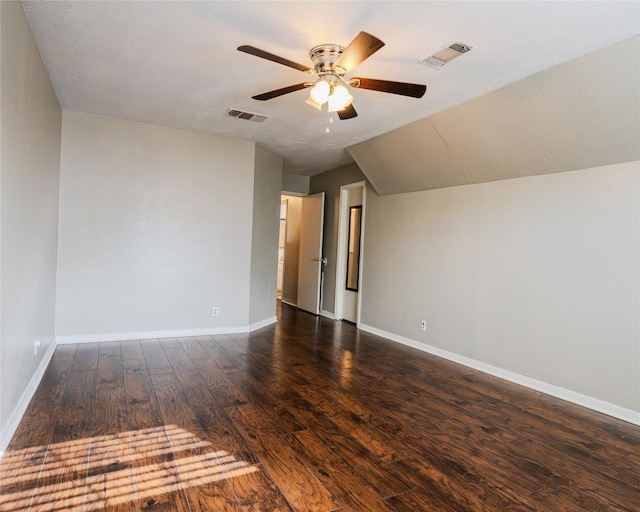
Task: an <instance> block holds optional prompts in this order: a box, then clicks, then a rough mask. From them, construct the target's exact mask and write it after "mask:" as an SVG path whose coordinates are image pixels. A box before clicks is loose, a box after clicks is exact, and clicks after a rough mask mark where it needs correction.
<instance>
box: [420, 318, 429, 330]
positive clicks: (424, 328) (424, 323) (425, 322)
mask: <svg viewBox="0 0 640 512" xmlns="http://www.w3.org/2000/svg"><path fill="white" fill-rule="evenodd" d="M420 330H421V331H425V332H426V330H427V321H426V320H423V321H422V322H421V323H420Z"/></svg>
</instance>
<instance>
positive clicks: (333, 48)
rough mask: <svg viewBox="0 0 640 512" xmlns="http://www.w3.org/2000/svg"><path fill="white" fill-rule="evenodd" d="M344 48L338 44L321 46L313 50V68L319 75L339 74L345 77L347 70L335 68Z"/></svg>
mask: <svg viewBox="0 0 640 512" xmlns="http://www.w3.org/2000/svg"><path fill="white" fill-rule="evenodd" d="M343 51H344V46H340V45H338V44H321V45H318V46H314V47H313V48H311V51H310V52H309V56H310V57H311V61H312V62H313V66H314V68H315V70H316V72H317V73H318V75H324V74H337V75H340V76H342V75H344V74H345V70H344V69H342V68H340V67H337V68H336V67H335V63H336V61H337V60H338V58H339V57H340V55H342V52H343Z"/></svg>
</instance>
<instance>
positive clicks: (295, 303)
mask: <svg viewBox="0 0 640 512" xmlns="http://www.w3.org/2000/svg"><path fill="white" fill-rule="evenodd" d="M280 302H282V303H283V304H287V305H288V306H293V307H294V308H297V307H298V303H297V302H293V301H292V300H287V299H280Z"/></svg>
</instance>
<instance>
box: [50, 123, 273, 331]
mask: <svg viewBox="0 0 640 512" xmlns="http://www.w3.org/2000/svg"><path fill="white" fill-rule="evenodd" d="M255 158H256V154H255V144H254V143H253V142H249V141H242V140H239V139H228V138H223V137H216V136H211V135H205V134H197V133H193V132H186V131H181V130H175V129H169V128H162V127H158V126H153V125H147V124H142V123H136V122H131V121H123V120H118V119H111V118H105V117H99V116H95V115H88V114H81V113H75V112H68V111H65V112H64V113H63V134H62V155H61V159H62V161H61V183H60V243H59V255H58V293H57V314H56V334H57V336H60V337H65V336H87V335H96V336H101V335H105V334H109V335H111V334H114V333H115V334H118V333H134V334H135V333H143V334H144V333H148V332H152V333H156V332H165V331H175V330H178V331H180V330H198V329H215V328H223V327H236V326H247V325H248V323H249V303H250V302H249V299H250V297H249V287H250V276H251V261H250V258H251V242H252V220H253V213H252V212H253V204H254V201H253V183H254V172H253V169H254V164H255ZM276 238H277V237H275V236H274V240H275V239H276ZM274 273H275V269H274ZM274 294H275V290H274ZM214 306H216V307H219V308H220V315H219V316H218V317H213V315H212V308H213V307H214Z"/></svg>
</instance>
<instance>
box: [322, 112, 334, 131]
mask: <svg viewBox="0 0 640 512" xmlns="http://www.w3.org/2000/svg"><path fill="white" fill-rule="evenodd" d="M332 122H333V119H331V112H329V108H327V128H326V129H325V131H324V132H325V133H329V132H330V131H331V130H329V124H330V123H332Z"/></svg>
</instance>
